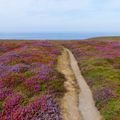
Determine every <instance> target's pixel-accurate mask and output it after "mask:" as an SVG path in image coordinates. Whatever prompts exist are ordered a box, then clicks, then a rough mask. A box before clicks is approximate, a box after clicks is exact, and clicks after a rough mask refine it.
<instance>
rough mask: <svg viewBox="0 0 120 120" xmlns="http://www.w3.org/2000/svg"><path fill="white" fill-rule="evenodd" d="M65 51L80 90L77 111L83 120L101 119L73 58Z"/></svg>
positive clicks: (70, 53)
mask: <svg viewBox="0 0 120 120" xmlns="http://www.w3.org/2000/svg"><path fill="white" fill-rule="evenodd" d="M66 51H67V52H68V53H69V58H70V65H71V67H72V70H73V73H74V75H75V78H76V80H77V83H78V85H79V88H80V94H79V110H80V112H81V115H82V117H83V120H101V119H102V117H101V116H100V113H99V111H98V110H97V108H96V107H95V102H94V100H93V96H92V92H91V90H90V88H89V86H88V85H87V83H86V81H85V80H84V78H83V77H82V75H81V72H80V70H79V67H78V64H77V61H76V59H75V57H74V56H73V54H72V52H71V51H70V50H68V49H66ZM71 106H72V105H71ZM73 115H74V114H73ZM72 120H74V119H72Z"/></svg>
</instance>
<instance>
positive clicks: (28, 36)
mask: <svg viewBox="0 0 120 120" xmlns="http://www.w3.org/2000/svg"><path fill="white" fill-rule="evenodd" d="M100 36H120V34H118V33H78V32H77V33H73V32H72V33H0V40H6V39H7V40H82V39H88V38H94V37H100Z"/></svg>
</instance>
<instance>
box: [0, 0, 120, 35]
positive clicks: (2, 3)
mask: <svg viewBox="0 0 120 120" xmlns="http://www.w3.org/2000/svg"><path fill="white" fill-rule="evenodd" d="M119 28H120V0H0V32H6V33H8V32H18V33H19V32H21V33H23V32H24V33H26V32H27V33H28V32H37V33H39V32H81V33H82V32H83V33H85V32H110V33H120V31H119Z"/></svg>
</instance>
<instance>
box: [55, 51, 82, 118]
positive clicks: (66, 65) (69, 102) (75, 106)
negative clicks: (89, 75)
mask: <svg viewBox="0 0 120 120" xmlns="http://www.w3.org/2000/svg"><path fill="white" fill-rule="evenodd" d="M57 70H58V71H59V72H60V73H62V74H64V76H65V78H66V81H65V82H64V86H65V88H66V92H65V94H64V96H63V98H61V100H60V103H59V104H60V110H61V117H62V119H63V120H82V119H81V116H80V111H79V88H78V86H77V83H76V79H75V76H74V73H73V71H72V69H71V67H70V61H69V55H68V53H67V51H66V50H65V49H64V50H63V52H62V55H61V56H60V57H59V59H58V64H57Z"/></svg>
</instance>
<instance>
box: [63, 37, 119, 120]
mask: <svg viewBox="0 0 120 120" xmlns="http://www.w3.org/2000/svg"><path fill="white" fill-rule="evenodd" d="M63 44H64V46H66V47H68V48H69V49H70V50H71V51H72V52H73V54H74V55H75V57H76V59H77V60H78V64H79V66H80V69H81V72H82V74H83V76H84V77H85V79H86V82H87V83H88V85H89V86H90V88H91V90H92V93H93V97H94V100H95V102H96V106H97V108H98V109H99V110H100V112H101V114H102V115H103V117H104V119H105V120H119V119H120V40H117V41H114V38H113V40H111V39H110V40H109V39H107V38H95V39H90V40H81V41H68V42H66V43H63Z"/></svg>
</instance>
